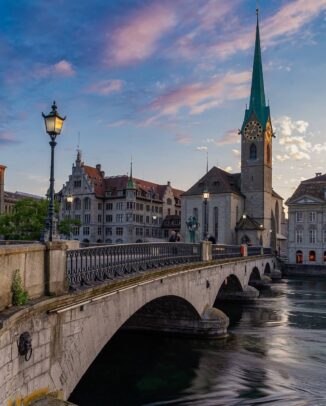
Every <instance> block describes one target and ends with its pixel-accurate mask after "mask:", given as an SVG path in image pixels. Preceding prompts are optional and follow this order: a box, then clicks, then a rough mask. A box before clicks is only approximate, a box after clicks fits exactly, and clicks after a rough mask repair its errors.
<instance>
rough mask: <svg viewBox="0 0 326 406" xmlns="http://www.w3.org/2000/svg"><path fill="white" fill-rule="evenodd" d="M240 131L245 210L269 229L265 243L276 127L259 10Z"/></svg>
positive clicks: (264, 227) (269, 223)
mask: <svg viewBox="0 0 326 406" xmlns="http://www.w3.org/2000/svg"><path fill="white" fill-rule="evenodd" d="M240 134H241V192H242V193H243V195H244V196H245V214H246V215H248V216H250V217H251V218H252V219H254V220H255V221H256V222H257V223H258V224H259V225H260V227H261V228H262V229H264V230H265V233H264V238H263V240H264V245H265V243H267V240H269V238H270V237H269V233H270V229H271V221H272V220H271V217H272V215H271V209H272V207H271V200H272V138H273V130H272V123H271V116H270V109H269V106H267V105H266V101H265V90H264V79H263V67H262V58H261V48H260V34H259V19H258V10H257V26H256V44H255V55H254V63H253V71H252V83H251V93H250V102H249V108H248V109H246V111H245V117H244V121H243V124H242V127H241V130H240Z"/></svg>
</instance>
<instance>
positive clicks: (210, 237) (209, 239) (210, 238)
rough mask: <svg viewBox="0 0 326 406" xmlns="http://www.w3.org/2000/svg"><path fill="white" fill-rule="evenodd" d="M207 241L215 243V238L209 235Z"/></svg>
mask: <svg viewBox="0 0 326 406" xmlns="http://www.w3.org/2000/svg"><path fill="white" fill-rule="evenodd" d="M208 241H210V242H211V243H212V244H216V239H215V237H214V236H213V235H210V236H209V237H208Z"/></svg>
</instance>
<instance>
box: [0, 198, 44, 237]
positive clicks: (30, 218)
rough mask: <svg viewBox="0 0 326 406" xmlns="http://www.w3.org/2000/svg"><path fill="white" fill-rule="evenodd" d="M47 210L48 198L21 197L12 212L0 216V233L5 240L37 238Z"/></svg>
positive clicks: (42, 226)
mask: <svg viewBox="0 0 326 406" xmlns="http://www.w3.org/2000/svg"><path fill="white" fill-rule="evenodd" d="M47 211H48V200H45V199H42V200H34V199H23V200H20V201H18V202H17V203H16V204H15V206H14V210H13V212H12V213H8V214H2V215H1V216H0V235H2V236H3V237H4V238H5V239H6V240H39V239H40V237H41V233H42V231H43V228H44V224H45V219H46V216H47Z"/></svg>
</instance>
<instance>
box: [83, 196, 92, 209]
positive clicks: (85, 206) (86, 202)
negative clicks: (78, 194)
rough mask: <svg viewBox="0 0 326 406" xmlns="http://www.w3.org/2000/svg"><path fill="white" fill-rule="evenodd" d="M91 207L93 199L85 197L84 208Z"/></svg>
mask: <svg viewBox="0 0 326 406" xmlns="http://www.w3.org/2000/svg"><path fill="white" fill-rule="evenodd" d="M90 209H91V199H90V198H89V197H85V199H84V210H90Z"/></svg>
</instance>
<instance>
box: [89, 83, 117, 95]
mask: <svg viewBox="0 0 326 406" xmlns="http://www.w3.org/2000/svg"><path fill="white" fill-rule="evenodd" d="M123 85H124V81H123V80H119V79H111V80H101V81H99V82H96V83H93V84H92V85H90V86H89V87H88V88H87V89H86V90H85V91H86V93H95V94H98V95H101V96H107V95H109V94H111V93H115V92H119V91H120V90H121V89H122V87H123Z"/></svg>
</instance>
